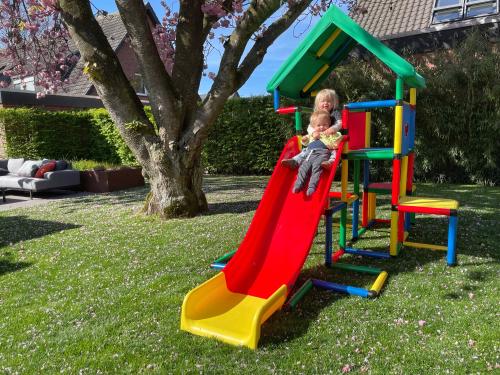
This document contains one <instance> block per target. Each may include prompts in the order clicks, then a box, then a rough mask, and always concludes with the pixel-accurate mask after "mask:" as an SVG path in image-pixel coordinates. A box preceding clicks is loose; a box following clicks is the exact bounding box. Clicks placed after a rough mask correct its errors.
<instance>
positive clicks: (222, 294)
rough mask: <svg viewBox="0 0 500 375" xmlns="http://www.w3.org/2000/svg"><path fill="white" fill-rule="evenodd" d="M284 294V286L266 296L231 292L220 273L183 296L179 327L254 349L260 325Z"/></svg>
mask: <svg viewBox="0 0 500 375" xmlns="http://www.w3.org/2000/svg"><path fill="white" fill-rule="evenodd" d="M286 295H287V287H286V285H282V286H281V287H280V288H279V289H278V290H277V291H276V292H274V294H273V295H272V296H270V297H269V298H268V299H263V298H258V297H253V296H249V295H246V294H240V293H233V292H231V291H229V290H228V289H227V286H226V278H225V274H224V273H223V272H220V273H219V274H217V275H216V276H214V277H213V278H211V279H210V280H208V281H206V282H204V283H203V284H201V285H199V286H198V287H196V288H195V289H193V290H191V291H190V292H189V293H188V294H187V295H186V297H184V302H183V304H182V312H181V329H182V330H184V331H188V332H191V333H193V334H195V335H199V336H206V337H213V338H216V339H218V340H221V341H224V342H226V343H228V344H231V345H238V346H247V347H249V348H250V349H256V348H257V343H258V342H259V338H260V327H261V325H262V324H263V323H264V322H265V321H266V320H267V319H268V318H269V317H270V316H271V315H272V314H273V313H274V312H275V311H276V310H278V309H279V308H280V307H281V306H282V305H283V303H285V300H286Z"/></svg>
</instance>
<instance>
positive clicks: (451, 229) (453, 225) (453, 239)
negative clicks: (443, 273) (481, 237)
mask: <svg viewBox="0 0 500 375" xmlns="http://www.w3.org/2000/svg"><path fill="white" fill-rule="evenodd" d="M457 226H458V216H450V223H449V224H448V252H447V253H446V261H447V262H448V265H449V266H454V265H456V264H457Z"/></svg>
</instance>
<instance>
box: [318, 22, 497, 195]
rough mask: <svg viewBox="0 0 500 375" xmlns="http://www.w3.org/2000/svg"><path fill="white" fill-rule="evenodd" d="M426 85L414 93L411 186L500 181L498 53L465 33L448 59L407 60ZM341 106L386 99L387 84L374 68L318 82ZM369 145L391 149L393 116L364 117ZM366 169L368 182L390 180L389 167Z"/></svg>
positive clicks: (386, 75)
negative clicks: (337, 97) (338, 98)
mask: <svg viewBox="0 0 500 375" xmlns="http://www.w3.org/2000/svg"><path fill="white" fill-rule="evenodd" d="M409 60H410V61H411V62H412V63H413V64H414V65H415V66H417V70H418V71H419V72H420V73H421V74H422V75H423V76H424V77H425V78H426V82H427V88H425V89H423V90H419V91H418V95H417V117H416V121H417V122H416V124H417V126H416V138H415V144H416V151H415V152H416V162H415V179H416V180H417V181H431V182H448V183H471V182H472V183H479V184H486V185H498V184H499V182H500V136H499V135H498V134H499V131H500V75H499V74H498V72H499V71H500V53H499V52H498V49H496V48H495V47H493V48H492V45H491V44H490V43H489V42H488V39H487V37H485V36H484V35H482V34H481V33H479V32H478V31H476V32H473V33H472V34H471V35H470V36H469V37H468V38H467V39H466V40H465V41H464V42H462V43H461V44H460V45H458V46H457V48H455V49H454V50H453V52H450V51H446V52H442V53H439V54H435V55H434V56H428V57H427V59H425V60H424V59H422V57H419V58H413V57H409ZM326 85H327V87H335V88H336V89H337V91H338V92H339V94H340V96H341V101H343V102H352V101H360V100H376V99H388V98H393V97H394V92H395V79H394V77H393V75H392V74H391V73H390V72H388V71H386V70H385V69H384V67H383V66H382V65H381V64H380V63H378V62H376V61H371V62H370V64H366V63H364V62H359V61H352V62H350V63H349V65H346V66H343V67H341V68H340V69H338V70H337V74H336V75H335V76H334V77H333V78H332V79H331V80H330V81H329V82H327V83H326ZM372 121H373V123H372V130H373V139H374V142H373V146H374V147H388V146H390V145H391V143H392V128H393V126H394V113H393V111H392V110H387V109H385V110H377V111H374V112H373V113H372ZM371 164H372V169H371V172H372V173H373V174H374V179H376V180H382V179H387V178H389V176H390V164H389V163H385V164H381V163H379V164H376V163H374V162H372V163H371Z"/></svg>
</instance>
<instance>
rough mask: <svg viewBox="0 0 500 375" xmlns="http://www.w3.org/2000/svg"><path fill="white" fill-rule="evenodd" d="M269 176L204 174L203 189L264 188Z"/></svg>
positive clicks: (207, 191) (210, 190)
mask: <svg viewBox="0 0 500 375" xmlns="http://www.w3.org/2000/svg"><path fill="white" fill-rule="evenodd" d="M268 178H269V177H262V176H206V177H204V178H203V190H204V191H205V192H206V193H215V192H224V191H232V190H245V189H256V188H257V189H264V188H265V187H266V185H267V182H268Z"/></svg>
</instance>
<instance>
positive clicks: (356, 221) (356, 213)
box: [352, 198, 359, 238]
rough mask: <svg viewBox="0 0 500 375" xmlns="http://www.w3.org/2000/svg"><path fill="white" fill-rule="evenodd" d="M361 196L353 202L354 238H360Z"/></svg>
mask: <svg viewBox="0 0 500 375" xmlns="http://www.w3.org/2000/svg"><path fill="white" fill-rule="evenodd" d="M358 225H359V198H358V199H356V200H355V201H354V202H353V203H352V238H358Z"/></svg>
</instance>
